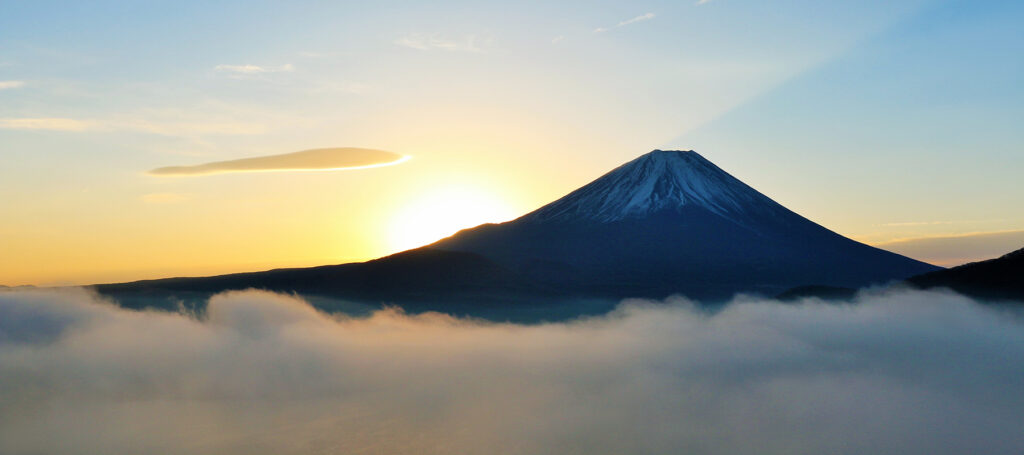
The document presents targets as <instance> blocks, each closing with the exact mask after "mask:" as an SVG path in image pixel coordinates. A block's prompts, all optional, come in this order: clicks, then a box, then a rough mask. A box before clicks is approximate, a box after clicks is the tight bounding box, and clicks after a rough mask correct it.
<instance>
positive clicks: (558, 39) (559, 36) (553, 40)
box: [551, 35, 565, 44]
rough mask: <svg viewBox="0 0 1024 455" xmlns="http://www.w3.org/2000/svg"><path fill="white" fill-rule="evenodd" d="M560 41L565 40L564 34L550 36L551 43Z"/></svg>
mask: <svg viewBox="0 0 1024 455" xmlns="http://www.w3.org/2000/svg"><path fill="white" fill-rule="evenodd" d="M562 41H565V35H558V36H556V37H554V38H551V44H558V43H561V42H562Z"/></svg>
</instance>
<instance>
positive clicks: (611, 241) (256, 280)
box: [97, 150, 938, 319]
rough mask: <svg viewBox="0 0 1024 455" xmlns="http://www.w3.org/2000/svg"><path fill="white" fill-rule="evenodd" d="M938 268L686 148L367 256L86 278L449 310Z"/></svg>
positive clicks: (844, 283)
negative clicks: (823, 220) (249, 269)
mask: <svg viewBox="0 0 1024 455" xmlns="http://www.w3.org/2000/svg"><path fill="white" fill-rule="evenodd" d="M937 269H938V267H935V266H932V265H929V264H925V263H922V262H919V261H915V260H913V259H909V258H906V257H903V256H900V255H897V254H893V253H890V252H888V251H883V250H880V249H877V248H873V247H870V246H867V245H864V244H862V243H858V242H855V241H853V240H850V239H848V238H845V237H843V236H841V235H839V234H836V233H835V232H832V231H830V230H828V229H825V228H824V227H821V226H819V225H817V224H815V223H813V222H811V221H809V220H807V219H806V218H804V217H802V216H800V215H797V214H796V213H793V212H792V211H790V210H788V209H786V208H785V207H783V206H781V205H779V204H778V203H776V202H775V201H773V200H771V199H770V198H768V197H767V196H765V195H763V194H761V193H759V192H757V191H756V190H754V189H753V188H751V187H749V186H747V185H746V184H744V183H743V182H741V181H739V180H738V179H736V178H735V177H733V176H731V175H729V174H728V173H727V172H725V171H723V170H722V169H719V168H718V167H717V166H715V165H714V164H712V163H711V162H710V161H708V160H707V159H705V158H704V157H702V156H700V155H699V154H697V153H696V152H693V151H661V150H655V151H653V152H650V153H647V154H645V155H643V156H641V157H639V158H637V159H635V160H633V161H630V162H628V163H626V164H624V165H622V166H619V167H618V168H616V169H613V170H612V171H611V172H609V173H607V174H605V175H603V176H601V177H600V178H598V179H597V180H594V181H593V182H591V183H589V184H587V185H585V186H583V187H581V188H580V189H578V190H576V191H573V192H572V193H569V194H568V195H566V196H565V197H563V198H561V199H558V200H557V201H554V202H552V203H550V204H548V205H545V206H544V207H541V208H539V209H537V210H536V211H534V212H531V213H528V214H526V215H524V216H522V217H520V218H518V219H515V220H512V221H509V222H507V223H501V224H485V225H481V226H477V227H475V228H472V229H466V230H463V231H460V232H459V233H457V234H455V235H454V236H452V237H449V238H446V239H443V240H441V241H438V242H436V243H434V244H431V245H427V246H425V247H422V248H417V249H414V250H409V251H405V252H402V253H398V254H394V255H391V256H388V257H384V258H380V259H376V260H373V261H368V262H364V263H358V264H342V265H334V266H323V267H314V268H308V269H283V270H271V271H267V272H258V273H247V274H236V275H224V276H219V277H207V278H181V279H166V280H153V281H144V282H138V283H125V284H116V285H101V286H97V289H98V290H99V291H100V292H103V293H106V294H111V295H114V296H115V297H118V298H119V299H120V300H121V301H122V302H126V301H131V302H135V303H132V305H138V306H146V305H151V302H152V299H153V298H154V297H159V298H161V299H167V301H168V302H176V301H177V300H176V299H180V298H188V296H197V295H199V296H202V295H209V294H212V293H215V292H219V291H223V290H228V289H244V288H250V287H255V288H261V289H269V290H274V291H284V292H297V293H300V294H305V295H307V296H317V297H331V298H335V299H337V298H340V299H342V300H343V301H345V302H364V303H373V304H379V303H381V302H389V303H395V304H399V305H403V306H405V307H407V308H419V309H429V310H437V311H452V308H455V307H456V306H458V308H462V309H463V310H465V309H467V308H472V309H474V310H476V309H480V308H499V307H501V308H504V307H503V306H494V305H491V306H489V307H488V306H486V305H484V306H481V304H482V303H486V302H491V303H494V302H502V303H515V304H526V303H538V302H548V303H551V302H556V303H561V304H565V302H579V301H580V300H578V299H577V298H583V299H588V301H590V300H589V299H595V298H596V299H600V300H603V301H610V300H612V301H613V300H614V299H619V298H623V297H653V298H662V297H665V296H668V295H670V294H677V293H678V294H684V295H686V296H688V297H691V298H696V299H700V300H702V301H715V300H719V301H720V300H725V299H728V298H729V297H731V296H733V295H734V294H736V293H738V292H756V293H762V294H767V295H776V294H778V293H779V292H782V291H783V290H786V289H790V288H793V287H796V286H801V285H819V286H832V287H849V288H857V287H861V286H866V285H869V284H872V283H884V282H888V281H892V280H900V279H904V278H906V277H909V276H913V275H917V274H921V273H925V272H930V271H933V270H937ZM132 299H134V300H132ZM547 308H549V310H548V311H549V313H550V312H552V311H554V310H552V309H551V308H554V307H547ZM572 311H573V310H570V311H569V312H570V313H572ZM549 313H545V314H543V315H541V317H540V319H544V318H546V317H548V316H550V314H549Z"/></svg>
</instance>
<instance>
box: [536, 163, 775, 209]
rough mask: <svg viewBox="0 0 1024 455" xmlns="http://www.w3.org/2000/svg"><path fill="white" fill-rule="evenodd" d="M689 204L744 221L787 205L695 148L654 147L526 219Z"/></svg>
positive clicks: (676, 206)
mask: <svg viewBox="0 0 1024 455" xmlns="http://www.w3.org/2000/svg"><path fill="white" fill-rule="evenodd" d="M690 204H695V205H697V206H700V207H703V208H705V209H707V210H709V211H711V212H713V213H715V214H717V215H720V216H723V217H725V218H728V219H731V220H733V221H736V222H738V223H740V224H748V223H746V222H745V219H746V218H748V217H750V216H752V215H755V214H760V215H763V214H766V212H772V211H775V210H778V209H781V210H785V209H784V208H782V207H781V206H779V205H778V204H776V203H775V202H774V201H772V200H771V199H769V198H767V197H766V196H764V195H762V194H761V193H758V192H757V191H756V190H754V189H753V188H751V187H749V186H747V185H746V184H744V183H743V182H741V181H739V180H737V179H736V178H735V177H733V176H731V175H729V174H728V173H727V172H725V171H723V170H721V169H719V168H718V166H715V165H714V164H712V163H711V162H710V161H708V160H706V159H705V158H704V157H702V156H700V155H699V154H698V153H697V152H694V151H692V150H690V151H679V150H670V151H665V150H654V151H652V152H650V153H647V154H645V155H643V156H641V157H639V158H637V159H634V160H633V161H630V162H628V163H626V164H623V165H622V166H619V167H618V168H616V169H614V170H612V171H611V172H609V173H607V174H605V175H604V176H602V177H600V178H598V179H597V180H595V181H593V182H591V183H590V184H588V185H586V186H584V187H582V188H580V189H578V190H576V191H574V192H572V193H569V194H568V195H566V196H565V197H563V198H561V199H559V200H557V201H555V202H552V203H551V204H548V205H546V206H544V207H541V208H540V209H538V210H537V211H535V212H533V213H530V214H528V215H526V216H525V217H524V218H528V219H530V220H533V221H559V220H592V221H599V222H604V223H607V222H612V221H618V220H622V219H626V218H634V217H643V216H644V215H647V214H651V213H655V212H659V211H662V210H666V209H672V208H681V207H683V206H686V205H690Z"/></svg>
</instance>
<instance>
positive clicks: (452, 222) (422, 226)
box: [388, 186, 517, 251]
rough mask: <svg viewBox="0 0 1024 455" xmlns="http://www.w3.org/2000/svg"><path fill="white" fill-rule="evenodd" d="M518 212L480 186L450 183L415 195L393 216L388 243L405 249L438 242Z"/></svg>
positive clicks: (501, 220) (502, 219)
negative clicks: (452, 184)
mask: <svg viewBox="0 0 1024 455" xmlns="http://www.w3.org/2000/svg"><path fill="white" fill-rule="evenodd" d="M516 215H517V213H516V211H515V209H513V208H512V207H511V206H510V205H509V204H508V203H507V202H506V201H504V200H502V199H501V198H499V197H497V196H496V195H494V194H493V193H491V192H488V191H487V190H484V189H483V188H480V187H473V186H448V187H443V188H437V189H434V190H430V191H428V192H426V193H424V194H421V195H418V196H417V197H414V198H413V199H412V200H411V201H410V202H409V204H408V205H407V206H406V207H405V208H404V209H403V210H401V211H400V212H398V214H397V215H396V216H395V217H394V219H393V221H392V223H391V229H390V235H389V237H388V238H389V245H390V247H391V250H392V251H404V250H408V249H410V248H417V247H421V246H423V245H428V244H430V243H433V242H436V241H437V240H440V239H443V238H445V237H448V236H450V235H452V234H454V233H456V232H458V231H459V230H462V229H466V228H471V227H474V226H478V225H481V224H484V223H500V222H503V221H508V220H510V219H512V218H515V216H516Z"/></svg>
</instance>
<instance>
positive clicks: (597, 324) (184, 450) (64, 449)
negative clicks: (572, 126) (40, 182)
mask: <svg viewBox="0 0 1024 455" xmlns="http://www.w3.org/2000/svg"><path fill="white" fill-rule="evenodd" d="M1008 311H1009V310H1007V309H1006V308H1005V307H988V306H982V305H980V304H978V303H976V302H974V301H972V300H970V299H968V298H965V297H962V296H958V295H954V294H951V293H944V292H923V291H909V290H890V291H876V292H873V293H871V292H869V293H864V294H862V295H861V296H860V297H859V298H858V299H857V301H856V303H855V304H844V305H834V304H824V303H821V302H819V301H815V300H806V301H803V302H801V303H797V304H779V303H777V302H772V301H764V300H755V299H742V298H741V299H738V300H737V301H735V302H733V303H732V304H730V305H728V306H727V307H725V308H724V309H721V310H720V311H716V312H714V313H709V312H705V311H702V310H701V309H699V308H698V307H694V306H693V305H691V304H690V303H689V302H687V301H685V300H683V299H669V300H668V301H667V302H646V301H626V302H624V303H622V305H620V306H619V308H618V309H617V310H616V311H614V312H612V313H611V314H608V315H606V316H600V317H591V318H586V319H581V320H577V321H572V322H566V323H551V324H541V325H513V324H498V323H489V322H481V321H475V320H464V319H454V318H451V317H447V316H443V315H437V314H423V315H417V316H409V315H405V314H402V313H401V312H399V311H394V310H384V311H379V312H376V313H374V314H373V315H372V316H370V317H367V318H346V317H339V316H332V315H327V314H323V313H320V312H318V311H316V310H314V309H313V308H312V307H310V306H309V305H308V304H307V303H305V302H304V301H302V300H300V299H298V298H295V297H290V296H284V295H276V294H270V293H265V292H256V291H246V292H233V293H227V294H221V295H218V296H215V297H214V298H213V299H211V301H210V303H209V309H208V312H207V314H205V315H203V316H202V317H201V318H196V317H193V316H191V315H185V314H176V313H163V312H135V311H128V310H123V309H120V308H118V307H116V306H114V305H112V304H110V303H108V302H104V301H103V300H102V299H100V298H98V297H96V296H94V295H91V294H89V293H87V292H85V291H81V290H75V291H60V292H58V291H8V292H0V453H107V454H118V453H124V454H138V453H164V454H168V453H181V454H197V453H200V454H201V453H210V454H224V453H238V454H262V453H266V454H288V453H295V454H310V453H346V454H353V453H382V454H384V453H386V454H402V453H407V454H429V453H445V454H450V453H459V454H474V453H476V454H498V453H501V454H508V453H520V454H542V453H548V454H625V453H685V454H743V453H757V454H800V453H807V454H821V453H828V454H866V453H870V454H889V453H891V454H929V455H932V454H942V453H949V454H963V453H987V454H1002V453H1005V454H1020V453H1022V452H1024V322H1022V319H1021V318H1020V316H1019V314H1015V313H1009V312H1008Z"/></svg>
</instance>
